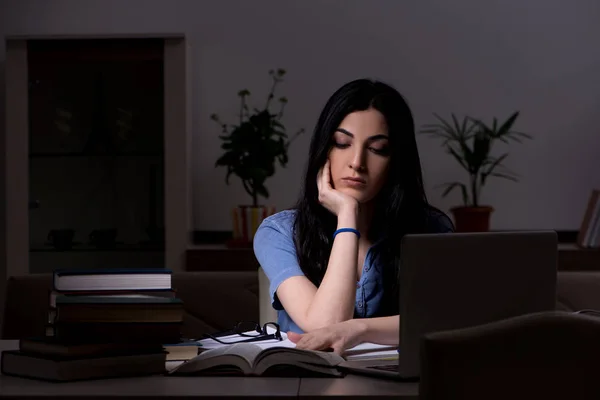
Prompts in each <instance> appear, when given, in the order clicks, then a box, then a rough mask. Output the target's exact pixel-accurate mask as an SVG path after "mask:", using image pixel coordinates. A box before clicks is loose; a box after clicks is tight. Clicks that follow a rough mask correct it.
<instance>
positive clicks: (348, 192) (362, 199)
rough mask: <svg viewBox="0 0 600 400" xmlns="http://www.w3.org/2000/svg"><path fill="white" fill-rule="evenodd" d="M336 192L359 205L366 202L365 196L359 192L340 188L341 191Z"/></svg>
mask: <svg viewBox="0 0 600 400" xmlns="http://www.w3.org/2000/svg"><path fill="white" fill-rule="evenodd" d="M338 190H339V191H340V192H342V193H344V194H346V195H348V196H350V197H352V198H353V199H355V200H356V201H358V202H359V203H365V202H367V201H368V199H367V198H366V196H365V194H364V193H363V192H362V191H360V190H356V189H352V188H342V189H338Z"/></svg>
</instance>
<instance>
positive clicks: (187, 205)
mask: <svg viewBox="0 0 600 400" xmlns="http://www.w3.org/2000/svg"><path fill="white" fill-rule="evenodd" d="M100 38H107V39H108V38H110V39H131V38H160V39H163V40H164V43H165V47H164V55H165V57H164V63H165V65H164V67H165V68H164V89H165V90H164V113H165V115H164V160H165V163H164V165H165V187H164V196H165V201H164V204H165V210H164V211H165V212H164V215H165V241H166V243H165V267H166V268H168V269H171V270H173V271H174V272H175V271H183V270H184V268H185V254H186V250H187V248H188V245H189V244H190V243H191V220H192V218H191V216H192V213H191V190H190V183H191V154H190V151H191V112H190V110H191V82H190V68H189V60H190V55H189V49H188V48H189V43H188V42H187V40H186V37H185V35H184V34H171V33H168V34H122V35H119V34H114V35H102V34H98V35H91V34H84V35H32V36H7V37H6V38H5V42H6V63H5V79H6V81H5V89H6V90H5V110H6V114H5V130H4V132H3V138H2V141H3V144H4V152H5V154H4V155H5V159H4V163H3V165H2V166H1V167H0V168H2V171H0V172H1V173H2V175H3V176H2V177H3V182H2V183H3V186H4V187H3V190H4V194H5V201H6V206H5V208H4V209H3V210H1V211H0V212H2V213H3V215H2V217H3V218H0V221H1V222H3V224H2V225H3V226H0V229H1V230H2V233H3V237H2V239H1V240H2V244H1V245H0V251H2V250H4V251H3V252H2V253H4V254H0V256H2V260H1V261H2V262H0V303H2V300H3V298H4V286H5V281H6V279H7V278H8V277H10V276H16V275H26V274H29V209H28V202H29V165H28V154H29V148H28V147H29V143H28V142H29V126H28V115H27V113H28V111H27V109H28V90H27V87H28V83H27V82H28V79H27V78H28V76H27V41H28V40H34V39H35V40H40V39H47V40H52V39H100ZM1 305H2V304H0V307H1ZM0 310H3V308H0Z"/></svg>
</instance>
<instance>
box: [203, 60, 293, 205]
mask: <svg viewBox="0 0 600 400" xmlns="http://www.w3.org/2000/svg"><path fill="white" fill-rule="evenodd" d="M285 73H286V71H285V70H284V69H281V68H280V69H277V70H271V71H269V75H270V76H271V78H272V84H271V89H270V91H269V93H268V95H267V100H266V104H265V106H264V107H263V108H262V109H258V108H253V113H250V111H249V108H248V100H247V99H248V97H249V96H250V91H249V90H248V89H243V90H240V91H239V92H238V96H239V98H240V111H239V123H238V124H237V125H228V124H226V123H223V122H222V121H221V119H220V118H219V116H218V115H217V114H212V115H211V116H210V117H211V119H212V120H214V121H216V122H217V123H218V124H219V125H220V126H221V129H222V135H220V136H219V137H220V138H221V139H223V144H222V145H221V148H222V149H223V150H225V153H224V154H223V155H222V156H221V157H219V159H218V160H217V161H216V163H215V167H219V166H222V167H226V168H227V175H226V176H225V182H226V183H227V184H228V185H229V178H230V176H231V175H232V174H234V175H236V176H238V177H239V178H240V179H241V180H242V184H243V185H244V189H245V190H246V192H247V193H248V194H249V195H250V196H252V205H253V206H254V207H256V206H258V196H263V197H265V198H268V197H269V191H268V190H267V188H266V186H265V181H266V180H267V178H269V177H271V176H273V174H274V173H275V163H276V162H277V161H279V164H280V165H281V166H282V167H285V166H286V165H287V162H288V148H289V146H290V144H291V143H292V141H293V140H294V139H295V138H296V137H298V135H300V134H301V133H303V132H304V129H300V130H298V131H297V132H296V133H295V134H294V135H292V137H291V138H289V139H288V134H287V133H286V129H285V126H284V125H283V123H282V121H281V119H282V117H283V111H284V109H285V106H286V104H287V102H288V100H287V98H286V97H279V99H278V100H277V103H279V110H278V111H277V112H271V110H270V106H271V105H272V103H273V102H274V99H275V89H276V88H277V85H278V84H279V83H280V82H282V81H283V77H284V75H285Z"/></svg>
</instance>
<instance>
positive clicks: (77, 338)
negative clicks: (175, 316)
mask: <svg viewBox="0 0 600 400" xmlns="http://www.w3.org/2000/svg"><path fill="white" fill-rule="evenodd" d="M181 325H182V324H181V323H180V322H176V323H161V322H150V323H130V322H108V323H94V322H92V323H89V322H55V323H54V324H48V325H47V326H46V336H47V337H55V338H56V339H57V340H60V341H62V342H69V343H98V342H100V343H103V342H104V343H105V342H112V343H132V342H133V343H160V344H163V343H178V342H179V341H180V340H181Z"/></svg>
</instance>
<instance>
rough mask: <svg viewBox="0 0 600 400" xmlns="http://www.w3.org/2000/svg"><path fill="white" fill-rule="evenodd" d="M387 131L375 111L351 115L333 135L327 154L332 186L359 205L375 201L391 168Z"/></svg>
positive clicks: (382, 118) (378, 113) (381, 117)
mask: <svg viewBox="0 0 600 400" xmlns="http://www.w3.org/2000/svg"><path fill="white" fill-rule="evenodd" d="M388 140H389V137H388V128H387V124H386V122H385V118H384V116H383V115H382V114H381V113H380V112H379V111H377V110H375V109H373V108H369V109H367V110H365V111H356V112H353V113H350V114H348V115H347V116H346V118H344V120H343V121H342V123H341V124H340V126H339V127H338V128H337V130H336V131H335V132H334V134H333V146H332V148H331V150H330V152H329V161H330V165H331V183H332V186H333V187H334V188H335V189H336V190H339V191H342V192H344V193H346V194H348V195H350V196H352V197H354V198H355V199H356V200H358V202H359V203H366V202H369V201H370V200H372V199H373V198H375V196H377V194H378V193H379V191H380V190H381V188H382V187H383V185H384V184H385V181H386V179H387V174H388V168H389V164H390V147H389V143H388Z"/></svg>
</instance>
